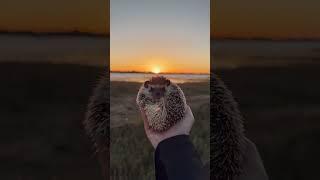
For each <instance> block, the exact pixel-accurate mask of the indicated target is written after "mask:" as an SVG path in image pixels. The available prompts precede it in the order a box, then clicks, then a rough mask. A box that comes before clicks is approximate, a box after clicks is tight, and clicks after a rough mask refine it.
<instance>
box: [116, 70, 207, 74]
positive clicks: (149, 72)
mask: <svg viewBox="0 0 320 180" xmlns="http://www.w3.org/2000/svg"><path fill="white" fill-rule="evenodd" d="M110 73H139V74H197V75H209V74H210V73H192V72H161V73H154V72H151V71H112V70H110Z"/></svg>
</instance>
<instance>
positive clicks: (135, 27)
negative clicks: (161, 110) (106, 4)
mask: <svg viewBox="0 0 320 180" xmlns="http://www.w3.org/2000/svg"><path fill="white" fill-rule="evenodd" d="M110 7H111V11H110V16H111V17H110V65H111V70H112V71H140V72H141V71H142V72H150V71H151V72H163V73H209V69H210V1H209V0H197V1H195V0H161V1H159V0H134V1H132V0H111V2H110Z"/></svg>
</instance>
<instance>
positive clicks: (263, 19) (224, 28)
mask: <svg viewBox="0 0 320 180" xmlns="http://www.w3.org/2000/svg"><path fill="white" fill-rule="evenodd" d="M119 1H123V0H119ZM128 1H129V0H128ZM132 1H133V2H137V3H139V1H136V0H132ZM151 1H155V0H151ZM159 1H160V0H159ZM161 1H162V0H161ZM164 1H167V0H164ZM194 1H195V2H198V0H194ZM123 2H124V1H123ZM133 2H131V4H133ZM183 4H184V1H183V0H181V1H180V5H181V6H184V5H183ZM108 5H109V0H27V1H21V0H1V1H0V12H1V15H0V30H6V31H7V30H9V31H33V32H61V31H62V32H65V31H68V32H70V31H75V30H77V31H82V32H89V33H99V34H101V33H102V34H109V16H108V14H109V6H108ZM319 7H320V1H319V0H264V1H263V0H240V1H239V0H212V1H211V10H212V11H211V35H213V36H214V37H217V38H223V37H236V38H252V37H263V38H275V39H276V38H320V23H319V18H318V17H320V10H319ZM164 13H165V11H164ZM190 13H191V14H192V12H190Z"/></svg>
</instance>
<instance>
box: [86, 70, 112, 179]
mask: <svg viewBox="0 0 320 180" xmlns="http://www.w3.org/2000/svg"><path fill="white" fill-rule="evenodd" d="M108 82H109V78H108V77H106V76H104V77H102V78H101V79H100V81H99V83H98V85H97V86H96V87H95V89H94V91H93V94H92V96H91V97H90V99H89V103H88V107H87V112H86V117H85V120H84V121H83V125H84V129H85V131H86V133H87V135H88V136H89V137H90V138H91V140H92V142H93V146H94V149H95V153H96V155H97V157H98V160H99V162H100V165H101V168H102V175H103V177H104V179H109V175H108V174H109V145H110V143H109V137H110V134H109V133H110V123H109V122H110V112H109V111H110V108H109V107H110V103H109V99H110V98H109V84H108Z"/></svg>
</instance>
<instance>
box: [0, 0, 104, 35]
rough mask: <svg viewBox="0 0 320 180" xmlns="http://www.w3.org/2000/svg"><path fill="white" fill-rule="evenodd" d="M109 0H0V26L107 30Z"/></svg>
mask: <svg viewBox="0 0 320 180" xmlns="http://www.w3.org/2000/svg"><path fill="white" fill-rule="evenodd" d="M108 2H109V1H108V0H25V1H21V0H1V1H0V12H1V15H0V30H2V31H31V32H71V31H80V32H89V33H94V34H108V32H109V16H108V14H109V9H110V8H109V3H108Z"/></svg>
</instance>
